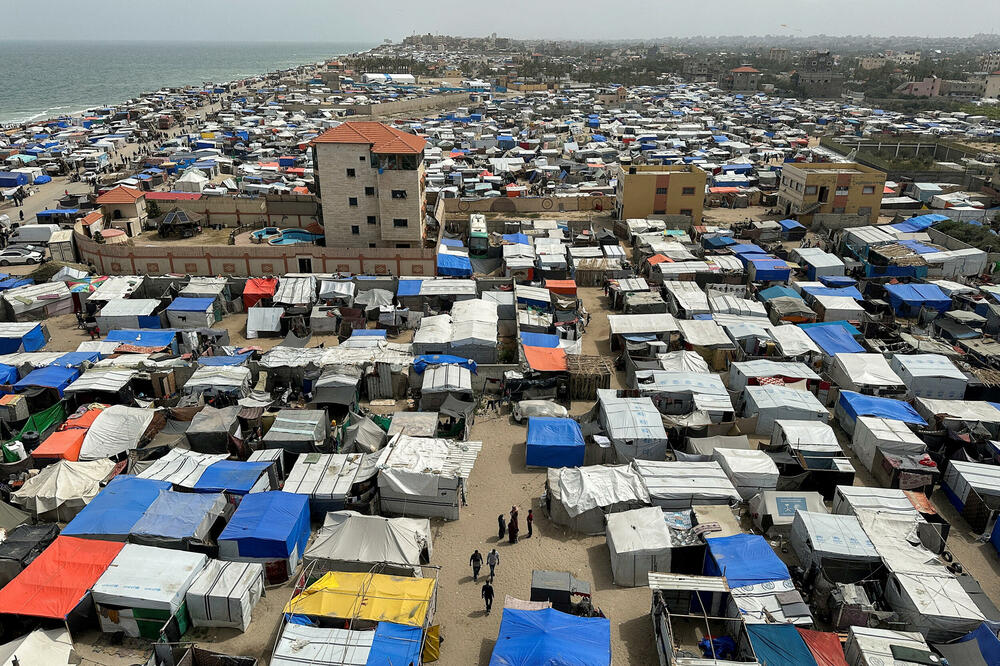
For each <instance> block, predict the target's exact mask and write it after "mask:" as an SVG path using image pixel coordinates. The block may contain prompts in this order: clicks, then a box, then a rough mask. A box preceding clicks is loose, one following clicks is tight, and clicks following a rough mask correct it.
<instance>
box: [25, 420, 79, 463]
mask: <svg viewBox="0 0 1000 666" xmlns="http://www.w3.org/2000/svg"><path fill="white" fill-rule="evenodd" d="M86 436H87V429H86V428H70V429H69V430H57V431H56V432H54V433H52V434H51V435H49V436H48V437H46V438H45V441H44V442H42V443H41V444H39V445H38V448H36V449H35V450H34V451H32V452H31V457H32V458H61V459H62V460H73V461H76V460H79V459H80V449H81V448H82V447H83V439H84V438H85V437H86Z"/></svg>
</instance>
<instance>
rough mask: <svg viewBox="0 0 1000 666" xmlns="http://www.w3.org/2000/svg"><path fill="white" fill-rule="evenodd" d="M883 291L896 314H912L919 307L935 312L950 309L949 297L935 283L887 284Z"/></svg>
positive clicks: (917, 310) (918, 309)
mask: <svg viewBox="0 0 1000 666" xmlns="http://www.w3.org/2000/svg"><path fill="white" fill-rule="evenodd" d="M885 291H886V293H887V294H888V295H889V303H890V304H891V305H892V309H893V310H895V311H896V314H903V315H905V314H914V313H917V312H919V311H920V308H921V307H927V308H928V309H931V310H936V311H937V312H947V311H948V310H950V309H951V298H950V297H949V296H948V295H947V294H946V293H944V291H943V290H942V289H941V287H939V286H937V285H936V284H887V285H885Z"/></svg>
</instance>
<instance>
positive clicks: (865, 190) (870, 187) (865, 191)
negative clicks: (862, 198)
mask: <svg viewBox="0 0 1000 666" xmlns="http://www.w3.org/2000/svg"><path fill="white" fill-rule="evenodd" d="M861 193H862V194H875V186H874V185H865V186H864V187H862V188H861Z"/></svg>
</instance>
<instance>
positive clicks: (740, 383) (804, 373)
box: [729, 329, 820, 391]
mask: <svg viewBox="0 0 1000 666" xmlns="http://www.w3.org/2000/svg"><path fill="white" fill-rule="evenodd" d="M799 330H801V329H799ZM751 377H782V378H785V379H786V380H791V381H796V380H802V379H807V380H814V381H819V378H820V377H819V375H817V374H816V373H815V372H813V371H812V369H811V368H810V367H809V366H808V365H806V364H805V363H798V362H796V361H772V360H770V359H757V360H753V361H737V362H735V363H731V364H730V366H729V390H730V391H739V390H741V389H742V388H743V387H744V386H746V385H747V383H748V380H749V379H750V378H751Z"/></svg>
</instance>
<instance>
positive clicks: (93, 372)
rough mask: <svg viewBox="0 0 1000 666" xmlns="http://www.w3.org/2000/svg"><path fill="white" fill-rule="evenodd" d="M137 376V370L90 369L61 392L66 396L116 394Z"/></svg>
mask: <svg viewBox="0 0 1000 666" xmlns="http://www.w3.org/2000/svg"><path fill="white" fill-rule="evenodd" d="M137 374H139V372H138V370H114V369H111V370H108V369H104V368H91V369H89V370H87V371H86V372H84V373H83V374H82V375H80V376H79V377H77V379H76V381H74V382H73V383H72V384H70V385H69V386H67V387H66V390H65V391H63V393H65V394H66V395H72V394H73V393H89V392H100V393H118V392H119V391H121V390H122V389H124V388H125V387H126V386H127V385H128V383H129V382H130V381H132V379H133V378H134V377H135V376H136V375H137Z"/></svg>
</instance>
